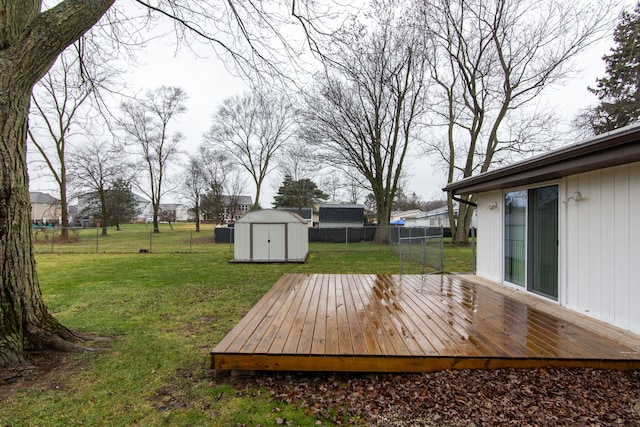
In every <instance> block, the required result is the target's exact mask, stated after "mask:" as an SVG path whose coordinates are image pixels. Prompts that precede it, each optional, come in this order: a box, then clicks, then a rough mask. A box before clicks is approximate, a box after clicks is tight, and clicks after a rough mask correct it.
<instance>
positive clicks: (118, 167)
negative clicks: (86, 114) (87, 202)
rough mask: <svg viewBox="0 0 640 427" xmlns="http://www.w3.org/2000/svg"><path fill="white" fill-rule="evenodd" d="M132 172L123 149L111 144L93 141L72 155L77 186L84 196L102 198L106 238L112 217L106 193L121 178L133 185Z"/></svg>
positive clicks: (100, 200) (72, 172)
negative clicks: (88, 194) (87, 194)
mask: <svg viewBox="0 0 640 427" xmlns="http://www.w3.org/2000/svg"><path fill="white" fill-rule="evenodd" d="M129 169H132V168H130V167H129V166H128V165H127V163H126V161H125V159H124V151H123V149H122V147H119V146H117V145H114V144H111V143H109V142H97V141H95V140H92V141H90V142H89V143H87V144H86V145H83V146H81V147H77V148H76V149H75V150H74V151H73V152H72V153H71V160H70V162H69V175H70V176H72V177H73V180H74V182H75V184H76V187H78V189H79V190H80V192H81V193H84V194H86V193H92V194H94V195H96V196H97V198H98V199H99V203H100V212H101V214H102V220H101V224H102V235H103V236H106V235H107V225H108V219H109V216H110V212H109V210H110V209H109V206H108V204H107V191H108V190H109V189H110V188H111V186H112V185H113V184H114V183H115V182H116V181H117V180H118V179H124V180H125V181H126V182H130V181H131V179H130V178H129V179H127V178H126V177H127V175H128V171H129ZM81 199H82V194H81V195H80V196H79V200H81ZM79 205H80V204H79ZM78 209H80V206H78Z"/></svg>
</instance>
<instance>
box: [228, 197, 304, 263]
mask: <svg viewBox="0 0 640 427" xmlns="http://www.w3.org/2000/svg"><path fill="white" fill-rule="evenodd" d="M234 240H235V242H234V252H233V253H234V259H233V260H234V261H235V262H304V261H305V260H306V258H307V254H308V252H309V237H308V226H307V224H306V222H305V221H304V220H303V219H302V218H301V217H299V216H297V215H295V214H292V213H290V212H286V211H276V210H273V209H265V210H262V211H255V212H250V213H248V214H246V215H245V216H244V217H242V218H241V219H240V220H238V221H237V222H236V224H235V232H234Z"/></svg>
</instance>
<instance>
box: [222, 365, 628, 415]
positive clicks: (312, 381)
mask: <svg viewBox="0 0 640 427" xmlns="http://www.w3.org/2000/svg"><path fill="white" fill-rule="evenodd" d="M233 381H234V382H235V384H236V387H237V389H238V395H253V394H255V393H260V394H261V395H263V396H264V394H263V393H264V392H265V391H266V392H267V393H269V394H270V396H271V398H272V399H273V402H274V411H278V408H277V405H278V403H279V402H286V403H290V404H293V405H296V406H297V407H299V408H302V409H303V410H304V411H306V412H307V413H308V414H311V415H315V416H316V417H317V419H318V425H325V424H335V425H352V424H358V425H375V426H550V425H562V426H640V371H628V372H620V371H604V370H594V369H519V370H518V369H501V370H491V371H479V370H474V371H468V370H462V371H445V372H436V373H427V374H401V375H398V374H382V375H381V374H375V375H373V374H372V375H363V374H359V375H356V374H321V373H317V374H292V373H258V374H257V375H256V376H254V377H248V378H236V379H234V380H233ZM277 421H278V423H279V424H282V425H292V423H290V422H288V421H287V420H286V419H280V418H278V419H277Z"/></svg>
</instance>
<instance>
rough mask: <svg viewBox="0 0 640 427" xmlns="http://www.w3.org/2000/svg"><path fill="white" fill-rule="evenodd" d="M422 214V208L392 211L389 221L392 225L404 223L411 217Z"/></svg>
mask: <svg viewBox="0 0 640 427" xmlns="http://www.w3.org/2000/svg"><path fill="white" fill-rule="evenodd" d="M420 215H422V211H421V210H420V209H410V210H407V211H391V216H390V218H389V223H390V224H391V225H404V224H405V221H406V220H408V219H409V218H414V217H416V216H420Z"/></svg>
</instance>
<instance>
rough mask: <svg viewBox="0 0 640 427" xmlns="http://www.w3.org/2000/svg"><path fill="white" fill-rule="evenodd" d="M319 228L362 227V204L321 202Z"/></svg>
mask: <svg viewBox="0 0 640 427" xmlns="http://www.w3.org/2000/svg"><path fill="white" fill-rule="evenodd" d="M318 226H319V228H346V227H364V205H352V204H321V205H320V211H319V214H318Z"/></svg>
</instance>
